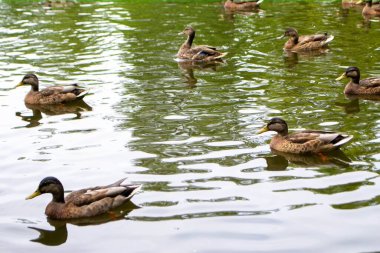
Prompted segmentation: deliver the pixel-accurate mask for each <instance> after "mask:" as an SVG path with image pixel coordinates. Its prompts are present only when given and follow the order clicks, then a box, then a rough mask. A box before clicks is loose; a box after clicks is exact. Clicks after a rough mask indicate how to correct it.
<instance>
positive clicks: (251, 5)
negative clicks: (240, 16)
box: [224, 0, 264, 10]
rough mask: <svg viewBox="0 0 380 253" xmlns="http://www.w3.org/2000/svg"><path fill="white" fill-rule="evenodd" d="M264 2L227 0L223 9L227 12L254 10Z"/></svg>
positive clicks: (261, 0) (262, 0) (260, 0)
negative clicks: (227, 10)
mask: <svg viewBox="0 0 380 253" xmlns="http://www.w3.org/2000/svg"><path fill="white" fill-rule="evenodd" d="M262 2H264V0H259V1H257V0H245V1H244V0H243V1H236V0H227V1H226V2H225V3H224V8H225V9H229V10H252V9H255V8H259V6H260V4H261V3H262Z"/></svg>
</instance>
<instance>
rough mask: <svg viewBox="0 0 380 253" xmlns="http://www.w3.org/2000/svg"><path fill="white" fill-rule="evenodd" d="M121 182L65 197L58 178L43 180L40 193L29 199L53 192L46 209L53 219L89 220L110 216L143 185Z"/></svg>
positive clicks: (38, 189) (37, 192)
mask: <svg viewBox="0 0 380 253" xmlns="http://www.w3.org/2000/svg"><path fill="white" fill-rule="evenodd" d="M124 180H125V179H121V180H119V181H117V182H115V183H113V184H110V185H107V186H97V187H91V188H86V189H81V190H78V191H74V192H72V193H70V194H69V195H67V196H66V198H65V197H64V190H63V186H62V184H61V182H60V181H59V180H58V179H57V178H55V177H46V178H44V179H42V181H41V182H40V184H39V186H38V188H37V190H36V191H35V192H34V193H32V194H31V195H30V196H28V197H27V198H26V199H32V198H34V197H37V196H39V195H41V194H44V193H51V194H52V195H53V200H52V201H51V202H50V203H49V204H48V205H47V206H46V209H45V214H46V215H47V216H48V217H49V218H52V219H59V220H63V219H74V218H88V217H93V216H97V215H100V214H104V213H107V212H108V211H110V210H112V209H114V208H117V207H119V206H121V205H122V204H124V203H125V202H127V201H128V200H129V199H130V198H132V196H133V195H134V194H135V193H136V192H137V191H138V190H139V189H140V188H141V185H126V184H122V183H123V182H124Z"/></svg>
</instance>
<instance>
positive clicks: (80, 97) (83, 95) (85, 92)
mask: <svg viewBox="0 0 380 253" xmlns="http://www.w3.org/2000/svg"><path fill="white" fill-rule="evenodd" d="M87 94H88V91H87V90H83V91H82V92H81V93H79V94H78V95H77V99H82V98H84V97H85V96H86V95H87Z"/></svg>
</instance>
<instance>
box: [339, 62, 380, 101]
mask: <svg viewBox="0 0 380 253" xmlns="http://www.w3.org/2000/svg"><path fill="white" fill-rule="evenodd" d="M345 77H346V78H350V79H351V81H350V82H349V83H348V84H347V85H346V87H345V88H344V93H345V94H348V95H380V77H370V78H366V79H362V80H360V70H359V68H357V67H348V68H347V69H346V71H345V72H344V73H343V74H342V75H341V76H340V77H338V78H337V79H335V80H337V81H339V80H342V79H343V78H345Z"/></svg>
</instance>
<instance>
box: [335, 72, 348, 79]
mask: <svg viewBox="0 0 380 253" xmlns="http://www.w3.org/2000/svg"><path fill="white" fill-rule="evenodd" d="M345 77H346V73H343V74H342V75H341V76H340V77H338V78H337V79H335V81H339V80H342V79H343V78H345Z"/></svg>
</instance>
